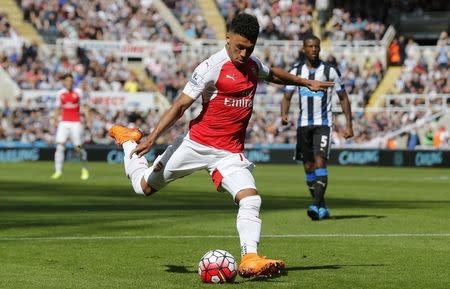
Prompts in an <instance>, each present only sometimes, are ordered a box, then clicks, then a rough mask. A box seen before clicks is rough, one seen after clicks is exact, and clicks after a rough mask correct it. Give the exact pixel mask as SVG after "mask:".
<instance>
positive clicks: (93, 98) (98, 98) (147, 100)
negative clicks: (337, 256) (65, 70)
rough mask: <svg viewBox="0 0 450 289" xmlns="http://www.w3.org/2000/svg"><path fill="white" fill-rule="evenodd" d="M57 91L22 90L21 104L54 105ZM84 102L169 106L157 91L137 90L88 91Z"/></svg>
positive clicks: (144, 107) (109, 106)
mask: <svg viewBox="0 0 450 289" xmlns="http://www.w3.org/2000/svg"><path fill="white" fill-rule="evenodd" d="M56 95H57V91H54V90H23V91H22V103H21V105H24V104H26V105H33V106H42V107H50V108H54V107H55V104H56V103H55V100H56ZM83 97H84V99H85V101H86V103H88V104H89V105H90V106H92V107H94V108H97V109H102V108H105V109H108V110H113V111H115V110H123V109H126V110H139V111H144V110H149V109H155V108H159V109H164V108H167V107H168V106H169V103H168V102H167V100H166V98H165V97H163V96H162V95H160V94H159V93H152V92H148V93H147V92H139V93H126V92H113V91H110V92H90V93H89V94H88V95H84V96H83Z"/></svg>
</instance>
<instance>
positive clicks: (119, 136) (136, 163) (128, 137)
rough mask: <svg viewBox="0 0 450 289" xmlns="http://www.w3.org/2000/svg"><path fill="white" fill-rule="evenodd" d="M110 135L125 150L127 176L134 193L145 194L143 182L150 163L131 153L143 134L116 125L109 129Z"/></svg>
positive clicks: (124, 159) (124, 158) (136, 130)
mask: <svg viewBox="0 0 450 289" xmlns="http://www.w3.org/2000/svg"><path fill="white" fill-rule="evenodd" d="M109 135H110V136H111V137H112V138H114V139H115V140H116V143H117V144H118V145H121V146H122V148H123V152H124V157H123V161H124V166H125V174H126V175H127V177H128V178H129V179H130V181H131V185H132V186H133V189H134V191H135V192H136V193H137V194H144V191H143V188H142V185H141V181H142V177H143V175H144V173H145V171H146V170H147V169H148V162H147V159H146V158H145V157H138V156H137V155H136V154H133V155H131V152H132V151H133V150H134V149H135V148H136V146H137V142H138V141H139V140H140V139H141V138H142V133H141V132H140V131H139V130H138V129H130V128H127V127H124V126H120V125H114V126H112V127H111V128H110V129H109Z"/></svg>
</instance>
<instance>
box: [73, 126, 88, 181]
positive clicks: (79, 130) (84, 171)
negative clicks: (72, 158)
mask: <svg viewBox="0 0 450 289" xmlns="http://www.w3.org/2000/svg"><path fill="white" fill-rule="evenodd" d="M82 135H83V126H82V125H81V123H80V122H74V123H73V124H72V126H71V130H70V139H71V141H72V143H73V145H74V150H75V154H76V157H77V158H78V159H79V160H80V162H81V176H80V178H81V179H82V180H87V179H89V171H88V168H87V152H86V150H85V149H84V148H83V145H82V144H83V139H82Z"/></svg>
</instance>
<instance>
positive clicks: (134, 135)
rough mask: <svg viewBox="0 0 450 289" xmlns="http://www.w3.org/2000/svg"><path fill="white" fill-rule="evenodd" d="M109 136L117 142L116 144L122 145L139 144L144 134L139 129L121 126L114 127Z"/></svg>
mask: <svg viewBox="0 0 450 289" xmlns="http://www.w3.org/2000/svg"><path fill="white" fill-rule="evenodd" d="M109 136H110V137H112V138H113V139H115V140H116V143H118V144H119V145H122V144H123V143H124V142H126V141H129V140H130V141H134V142H139V140H140V139H141V138H142V132H141V131H140V130H139V129H137V128H134V129H133V128H127V127H124V126H121V125H113V126H112V127H111V128H110V129H109Z"/></svg>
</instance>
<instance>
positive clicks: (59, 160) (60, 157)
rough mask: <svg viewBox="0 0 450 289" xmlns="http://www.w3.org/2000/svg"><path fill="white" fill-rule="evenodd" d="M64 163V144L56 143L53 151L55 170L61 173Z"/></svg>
mask: <svg viewBox="0 0 450 289" xmlns="http://www.w3.org/2000/svg"><path fill="white" fill-rule="evenodd" d="M63 163H64V145H62V144H58V145H56V151H55V172H57V173H62V169H63Z"/></svg>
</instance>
